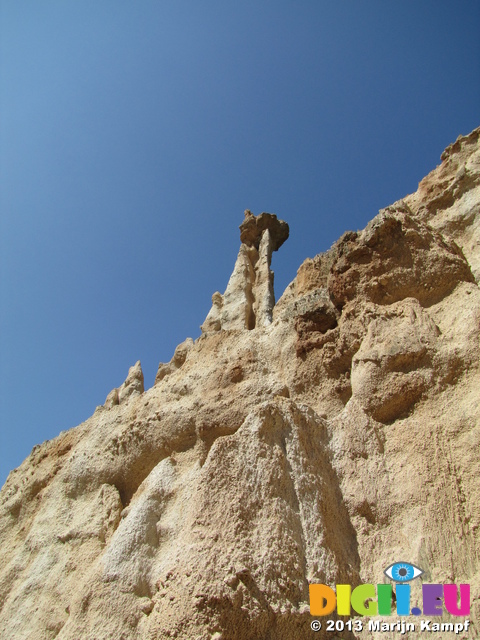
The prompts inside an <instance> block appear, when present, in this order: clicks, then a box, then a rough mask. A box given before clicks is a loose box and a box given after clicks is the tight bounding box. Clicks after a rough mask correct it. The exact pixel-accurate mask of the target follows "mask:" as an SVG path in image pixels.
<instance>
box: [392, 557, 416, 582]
mask: <svg viewBox="0 0 480 640" xmlns="http://www.w3.org/2000/svg"><path fill="white" fill-rule="evenodd" d="M384 573H385V575H386V576H387V578H390V580H395V582H410V580H415V578H418V577H419V576H421V575H422V573H423V570H422V569H420V567H416V566H415V565H414V564H410V563H409V562H394V563H393V564H391V565H390V566H389V567H387V568H386V569H385V571H384Z"/></svg>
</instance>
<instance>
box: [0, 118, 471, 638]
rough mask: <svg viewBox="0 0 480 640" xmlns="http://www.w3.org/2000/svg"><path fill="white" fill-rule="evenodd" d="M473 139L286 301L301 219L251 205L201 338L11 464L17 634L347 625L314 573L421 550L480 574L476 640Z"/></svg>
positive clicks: (351, 572)
mask: <svg viewBox="0 0 480 640" xmlns="http://www.w3.org/2000/svg"><path fill="white" fill-rule="evenodd" d="M479 136H480V129H477V130H475V131H474V132H472V133H471V134H470V135H468V136H465V137H461V138H459V139H458V140H457V141H456V142H455V143H454V144H453V145H451V146H450V147H448V148H447V150H446V151H445V152H444V154H443V155H442V163H441V165H439V167H437V168H436V169H435V170H434V171H432V172H431V173H430V174H429V175H428V176H427V177H426V178H424V179H423V180H422V182H421V183H420V185H419V189H418V191H417V192H416V193H414V194H412V195H410V196H407V197H406V198H404V199H403V200H401V201H399V202H397V203H395V204H393V205H392V206H391V207H388V208H387V209H385V210H383V211H381V212H380V213H379V214H378V215H377V216H376V217H375V218H374V219H373V220H372V221H371V222H370V223H369V224H368V225H367V227H366V228H365V229H364V230H363V231H358V232H348V233H346V234H344V236H343V237H342V238H340V240H339V241H338V242H337V243H336V244H334V245H333V247H332V248H331V249H330V250H329V251H328V252H326V253H324V254H321V255H318V256H316V257H315V258H312V259H307V260H306V261H305V262H304V263H303V264H302V265H301V266H300V268H299V271H298V275H297V278H296V279H295V280H294V281H293V282H292V283H291V284H290V285H289V287H287V289H286V291H285V293H284V295H283V296H282V298H281V299H280V300H279V301H278V302H277V304H275V300H274V298H273V274H272V273H271V270H270V261H271V255H272V251H275V250H278V249H279V248H280V246H281V244H282V243H283V242H284V241H285V240H286V239H287V237H288V225H286V223H284V222H283V221H279V220H277V218H276V216H274V215H273V214H265V213H263V214H261V215H259V216H254V215H253V214H251V213H250V212H246V213H245V220H244V222H243V224H242V226H241V246H240V251H239V254H238V258H237V261H236V264H235V267H234V271H233V273H232V277H231V279H230V281H229V283H228V286H227V290H226V291H225V293H224V294H223V295H222V294H220V293H218V292H217V293H215V294H214V296H213V301H212V303H213V304H212V309H211V311H210V312H209V314H208V316H207V318H206V320H205V322H204V323H203V325H202V335H201V337H200V338H198V339H197V340H196V341H193V340H191V339H187V340H186V341H185V342H184V343H182V344H181V345H179V347H178V348H177V350H176V351H175V354H174V356H173V358H172V361H171V362H170V363H167V364H160V366H159V371H158V374H157V377H156V381H155V385H154V386H153V387H152V388H150V389H147V390H144V382H143V374H142V371H141V366H140V363H139V362H138V363H137V364H136V365H135V366H134V367H132V368H131V369H130V371H129V373H128V376H127V379H126V381H125V383H124V384H123V385H121V387H119V388H118V389H114V390H113V391H112V392H111V393H110V394H109V395H108V397H107V400H106V402H105V405H104V406H103V407H99V408H97V410H96V411H95V413H94V414H93V415H92V417H91V418H89V419H88V420H87V421H86V422H84V423H83V424H81V425H79V426H78V427H76V428H75V429H71V430H69V431H66V432H62V433H60V435H59V436H58V437H57V438H55V439H54V440H51V441H47V442H45V443H44V444H42V445H41V446H38V447H35V448H34V450H33V451H32V453H31V455H30V456H29V457H28V458H27V459H26V460H25V461H24V462H23V464H22V465H21V466H20V467H19V468H18V469H16V470H14V471H12V472H11V474H10V475H9V477H8V480H7V482H6V484H5V485H4V487H3V489H2V491H1V493H0V559H1V562H0V638H2V639H6V640H10V639H12V640H50V639H53V638H57V639H58V640H107V639H108V640H110V639H116V640H147V639H149V640H154V639H164V638H178V639H183V640H193V639H198V640H236V639H238V640H259V639H266V640H274V639H275V640H290V639H292V640H293V639H297V638H310V637H312V636H314V637H316V638H327V637H329V638H333V637H334V636H335V634H332V633H327V632H326V631H325V629H323V630H322V631H321V632H320V633H317V634H313V632H312V631H311V630H310V622H311V620H312V617H311V615H310V612H309V594H308V585H309V583H315V582H319V583H325V584H331V585H332V586H333V585H335V584H342V583H343V584H345V583H347V584H352V585H356V584H359V583H361V582H364V583H365V582H372V583H374V584H376V583H379V582H384V581H386V578H385V576H384V575H383V571H384V569H385V568H386V567H387V566H388V565H389V564H391V563H392V562H395V561H398V560H404V559H405V560H408V561H409V562H412V563H414V564H416V565H418V566H420V567H421V568H422V569H423V570H424V571H425V576H424V579H425V581H426V582H438V583H449V582H453V583H455V584H460V583H469V584H470V585H471V593H472V608H471V615H470V620H471V628H470V631H469V633H468V634H465V635H464V636H462V635H461V634H459V635H454V634H450V635H449V634H448V633H445V634H441V637H442V638H447V637H456V638H462V637H465V638H467V637H468V638H477V637H480V602H479V594H480V572H479V549H480V534H479V527H480V499H479V495H480V473H479V467H480V465H479V462H478V456H479V450H480V391H479V389H480V374H479V362H480V290H479V287H478V282H479V277H480V143H479ZM417 582H418V581H417ZM416 596H418V585H417V584H416V583H412V598H414V597H416ZM441 620H442V621H449V620H452V618H451V617H450V616H449V615H448V614H445V616H443V617H442V619H441ZM338 637H342V638H353V637H358V638H368V637H372V636H371V635H369V634H368V633H367V632H363V633H357V634H356V635H355V634H354V633H351V634H349V633H348V632H346V631H345V632H343V633H342V634H338ZM379 637H382V638H385V639H388V638H394V637H398V635H396V634H395V633H382V634H380V635H379ZM408 637H417V636H416V635H409V636H408ZM418 637H424V634H418Z"/></svg>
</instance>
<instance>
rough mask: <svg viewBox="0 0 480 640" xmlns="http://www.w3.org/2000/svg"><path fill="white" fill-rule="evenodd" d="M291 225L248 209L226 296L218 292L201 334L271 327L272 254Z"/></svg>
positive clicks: (241, 226) (286, 235) (241, 227)
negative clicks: (257, 214)
mask: <svg viewBox="0 0 480 640" xmlns="http://www.w3.org/2000/svg"><path fill="white" fill-rule="evenodd" d="M288 233H289V230H288V225H287V223H286V222H284V221H283V220H278V218H277V216H276V215H275V214H273V213H265V212H264V213H261V214H260V215H259V216H254V215H253V214H252V212H251V211H249V210H248V209H247V210H246V211H245V220H244V221H243V223H242V224H241V225H240V240H241V245H240V249H239V252H238V257H237V261H236V262H235V267H234V269H233V273H232V275H231V276H230V279H229V281H228V285H227V288H226V290H225V293H224V294H223V296H222V295H221V293H219V292H218V291H216V292H215V293H214V294H213V296H212V307H211V309H210V311H209V313H208V315H207V317H206V318H205V321H204V323H203V324H202V326H201V329H202V333H204V334H205V333H211V332H213V331H220V330H221V329H224V330H228V329H250V330H251V329H254V328H255V327H265V326H268V325H269V324H271V322H272V315H273V307H274V306H275V294H274V291H273V277H274V274H273V271H272V270H271V269H270V265H271V262H272V252H273V251H277V250H278V249H279V248H280V247H281V245H282V244H283V243H284V242H285V240H286V239H287V238H288Z"/></svg>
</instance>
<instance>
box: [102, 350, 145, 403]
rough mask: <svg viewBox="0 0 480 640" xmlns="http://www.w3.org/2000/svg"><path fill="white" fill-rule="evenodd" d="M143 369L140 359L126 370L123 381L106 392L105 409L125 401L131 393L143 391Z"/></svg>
mask: <svg viewBox="0 0 480 640" xmlns="http://www.w3.org/2000/svg"><path fill="white" fill-rule="evenodd" d="M144 390H145V389H144V381H143V371H142V365H141V364H140V360H138V361H137V362H136V363H135V364H134V365H133V367H130V369H129V370H128V375H127V377H126V379H125V382H124V383H123V384H122V385H120V386H119V387H118V388H115V389H112V390H111V391H110V393H109V394H108V396H107V398H106V400H105V404H104V405H103V406H104V407H105V408H106V409H111V408H112V407H115V406H116V405H118V404H121V403H123V402H125V400H127V399H128V398H129V397H130V396H132V395H141V394H142V393H143V392H144Z"/></svg>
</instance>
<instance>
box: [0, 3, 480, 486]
mask: <svg viewBox="0 0 480 640" xmlns="http://www.w3.org/2000/svg"><path fill="white" fill-rule="evenodd" d="M479 33H480V3H479V2H478V0H462V2H451V1H446V0H415V1H411V0H402V1H397V2H395V1H393V0H392V1H391V2H385V0H362V1H361V2H359V1H358V0H338V1H332V0H304V1H300V2H292V1H290V2H287V1H283V0H275V1H273V0H271V1H266V0H256V1H255V2H250V1H245V0H243V1H242V2H228V1H227V2H226V1H225V0H216V1H212V0H205V1H202V2H198V1H197V0H188V1H187V0H172V1H168V0H166V1H162V2H159V1H158V0H138V1H136V2H131V1H127V0H115V1H114V0H95V1H93V0H72V1H69V2H65V1H64V0H42V2H39V1H38V0H16V1H15V0H0V193H1V195H0V198H1V201H0V225H1V227H0V242H1V246H0V268H1V272H0V275H1V281H0V287H1V289H0V305H1V306H0V484H2V483H3V482H4V480H5V478H6V476H7V474H8V472H9V471H10V470H11V469H12V468H14V467H16V466H18V465H19V464H20V463H21V461H22V460H23V459H24V458H25V457H26V456H27V455H28V454H29V453H30V450H31V449H32V447H33V445H35V444H37V443H40V442H42V441H44V440H45V439H47V438H52V437H54V436H55V435H57V434H58V433H59V432H60V431H61V430H64V429H67V428H69V427H73V426H75V425H76V424H79V423H80V422H82V421H83V420H85V419H86V418H87V417H89V416H90V415H91V414H92V413H93V411H94V410H95V407H96V405H98V404H103V402H104V400H105V397H106V395H107V393H108V392H109V391H110V390H111V389H112V388H113V387H116V386H118V385H120V384H121V383H122V382H123V380H124V379H125V377H126V374H127V371H128V368H129V367H130V366H131V365H133V364H134V363H135V361H136V360H139V359H140V360H141V362H142V367H143V371H144V374H145V385H146V387H147V388H148V387H151V386H152V384H153V381H154V377H155V372H156V369H157V366H158V363H159V362H160V361H162V362H167V361H169V360H170V358H171V356H172V354H173V351H174V348H175V346H176V345H177V344H178V343H180V342H181V341H183V340H184V339H185V338H186V337H187V336H191V337H193V338H196V337H198V335H199V333H200V331H199V325H200V324H201V323H202V322H203V320H204V318H205V316H206V314H207V312H208V310H209V308H210V304H211V295H212V293H213V292H214V291H216V290H220V291H221V292H223V291H224V289H225V286H226V284H227V280H228V277H229V276H230V273H231V271H232V268H233V264H234V261H235V258H236V254H237V251H238V246H239V232H238V225H239V224H240V223H241V222H242V219H243V210H244V209H246V208H249V209H251V210H252V211H253V212H254V213H256V214H258V213H260V212H261V211H269V212H274V213H276V214H277V215H278V216H279V217H280V218H282V219H285V220H287V222H288V223H289V225H290V238H289V240H288V241H287V243H286V244H285V245H284V246H283V247H282V248H281V249H280V251H279V252H278V253H277V254H274V260H273V268H274V270H275V290H276V294H277V298H278V297H279V295H280V294H281V292H282V291H283V289H284V288H285V287H286V285H287V284H288V283H289V282H290V281H291V280H292V279H293V278H294V277H295V274H296V271H297V269H298V267H299V265H300V264H301V262H302V261H303V260H304V259H305V258H306V257H308V256H310V257H313V256H314V255H315V254H317V253H319V252H321V251H324V250H325V249H327V248H328V247H329V246H330V245H331V244H332V242H333V241H334V240H336V239H337V238H338V237H339V236H340V235H341V234H342V233H343V232H344V231H346V230H347V229H359V228H363V227H364V226H365V224H366V223H367V222H368V220H370V219H371V218H372V217H373V216H374V215H376V213H377V212H378V209H379V208H382V207H384V206H387V205H388V204H391V203H392V202H394V201H395V200H397V199H398V198H400V197H402V196H404V195H406V194H407V193H411V192H412V191H415V189H416V188H417V184H418V181H419V180H420V179H421V178H422V177H423V176H424V175H426V174H427V173H428V172H429V171H430V170H431V169H433V168H434V167H435V166H436V165H437V164H438V163H439V162H440V153H441V152H442V151H443V149H444V148H445V147H446V146H447V145H448V144H449V143H451V142H453V141H454V140H455V139H456V137H457V136H458V135H459V134H467V133H469V132H470V131H471V130H472V129H473V128H475V127H476V126H478V125H480V38H479Z"/></svg>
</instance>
